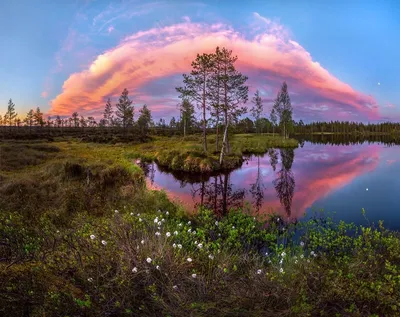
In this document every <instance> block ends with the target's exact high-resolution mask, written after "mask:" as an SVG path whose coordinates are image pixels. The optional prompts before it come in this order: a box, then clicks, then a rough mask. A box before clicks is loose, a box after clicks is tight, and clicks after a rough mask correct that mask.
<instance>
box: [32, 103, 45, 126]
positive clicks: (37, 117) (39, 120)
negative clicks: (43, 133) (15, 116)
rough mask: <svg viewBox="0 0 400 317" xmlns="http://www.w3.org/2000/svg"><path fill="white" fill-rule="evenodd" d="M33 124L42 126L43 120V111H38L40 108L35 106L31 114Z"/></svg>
mask: <svg viewBox="0 0 400 317" xmlns="http://www.w3.org/2000/svg"><path fill="white" fill-rule="evenodd" d="M33 117H34V120H35V124H36V125H39V126H41V127H43V125H44V120H43V113H42V112H41V111H40V108H39V107H37V108H36V111H35V113H34V114H33Z"/></svg>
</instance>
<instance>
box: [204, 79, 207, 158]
mask: <svg viewBox="0 0 400 317" xmlns="http://www.w3.org/2000/svg"><path fill="white" fill-rule="evenodd" d="M206 129H207V122H206V75H205V74H204V78H203V149H204V152H207V131H206Z"/></svg>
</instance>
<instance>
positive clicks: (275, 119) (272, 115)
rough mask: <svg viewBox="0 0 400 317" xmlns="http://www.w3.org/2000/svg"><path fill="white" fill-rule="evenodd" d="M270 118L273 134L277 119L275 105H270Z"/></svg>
mask: <svg viewBox="0 0 400 317" xmlns="http://www.w3.org/2000/svg"><path fill="white" fill-rule="evenodd" d="M270 119H271V123H272V135H273V136H275V126H276V123H277V121H278V117H277V115H276V110H275V107H272V109H271V114H270Z"/></svg>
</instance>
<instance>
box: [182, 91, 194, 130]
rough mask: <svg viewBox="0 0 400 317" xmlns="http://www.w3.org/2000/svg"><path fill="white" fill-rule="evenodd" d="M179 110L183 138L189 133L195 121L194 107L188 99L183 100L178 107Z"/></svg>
mask: <svg viewBox="0 0 400 317" xmlns="http://www.w3.org/2000/svg"><path fill="white" fill-rule="evenodd" d="M179 110H180V113H181V123H182V128H183V136H184V137H185V136H186V133H188V132H189V130H190V128H191V127H192V126H193V124H194V121H195V118H194V107H193V105H192V104H191V103H190V101H189V100H188V99H183V100H182V103H181V104H180V105H179Z"/></svg>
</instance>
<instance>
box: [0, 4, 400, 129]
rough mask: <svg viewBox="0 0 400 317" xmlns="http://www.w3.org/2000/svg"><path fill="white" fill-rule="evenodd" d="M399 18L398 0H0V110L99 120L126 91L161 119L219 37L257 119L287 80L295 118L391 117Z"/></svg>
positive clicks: (398, 110) (396, 109) (397, 117)
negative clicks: (257, 105)
mask: <svg viewBox="0 0 400 317" xmlns="http://www.w3.org/2000/svg"><path fill="white" fill-rule="evenodd" d="M399 17H400V5H398V3H397V1H396V0H393V1H392V0H386V1H384V0H380V1H375V0H362V1H352V0H349V1H342V0H336V1H323V0H322V1H314V0H312V1H311V0H310V1H307V0H286V1H278V0H277V1H275V0H269V1H255V0H253V1H252V0H247V1H245V2H242V1H234V0H231V1H222V0H220V1H218V0H214V1H190V0H188V1H183V0H182V1H179V0H168V1H138V0H133V1H102V0H92V1H89V0H75V1H73V0H58V1H50V0H41V1H39V0H30V1H28V0H26V1H22V0H15V1H2V2H1V3H0V41H1V43H2V44H3V48H2V49H1V50H0V61H1V66H0V83H1V84H0V105H3V106H1V107H0V114H3V113H4V112H5V110H6V107H7V102H8V100H9V99H10V98H12V100H13V102H14V103H15V105H16V110H17V112H18V113H19V114H20V116H21V117H24V116H25V115H26V113H27V112H28V111H29V109H31V108H36V107H37V106H39V107H40V108H41V109H42V111H43V112H45V114H46V115H49V116H55V115H61V116H70V115H71V114H72V113H73V112H74V111H77V112H78V113H79V114H80V115H84V116H95V117H96V118H99V117H101V114H102V111H103V109H104V105H105V102H106V100H107V98H111V100H112V103H113V104H115V103H116V102H117V100H118V97H119V95H120V94H121V92H122V91H123V89H124V88H127V89H128V90H129V96H130V98H131V99H132V100H133V104H134V105H135V109H136V115H137V109H138V108H140V107H141V106H142V105H143V104H147V105H148V107H149V108H150V110H151V111H152V115H153V118H154V119H156V120H158V119H159V118H161V117H163V118H165V119H166V120H168V119H170V118H171V117H172V116H178V110H177V104H178V103H179V98H178V94H177V92H176V91H175V87H177V86H180V85H181V84H182V74H183V73H189V72H190V69H191V66H190V64H191V61H192V60H194V58H195V57H196V55H197V54H198V53H200V54H201V53H211V52H213V51H214V50H215V48H216V46H220V47H226V48H228V49H231V50H232V51H233V53H234V55H237V56H238V60H237V63H236V67H237V69H238V70H239V71H241V72H242V73H243V74H244V75H246V76H248V77H249V79H248V82H247V84H248V86H249V92H250V93H249V97H250V98H249V100H251V98H252V95H253V94H254V93H255V91H256V90H257V89H258V90H260V92H261V95H262V98H263V104H264V115H266V116H267V115H268V114H269V111H270V109H271V106H272V100H273V99H274V98H275V97H276V94H277V92H278V89H279V87H280V86H281V84H282V82H283V81H286V82H287V83H288V87H289V93H290V96H291V100H292V105H293V109H294V112H293V116H294V119H295V120H300V119H302V120H303V121H305V122H310V121H315V120H328V121H330V120H351V121H362V122H381V121H400V89H399V87H400V63H399V62H398V58H399V56H400V41H398V40H396V39H397V38H398V34H400V18H399ZM247 106H248V107H251V102H250V101H249V102H248V103H247Z"/></svg>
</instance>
